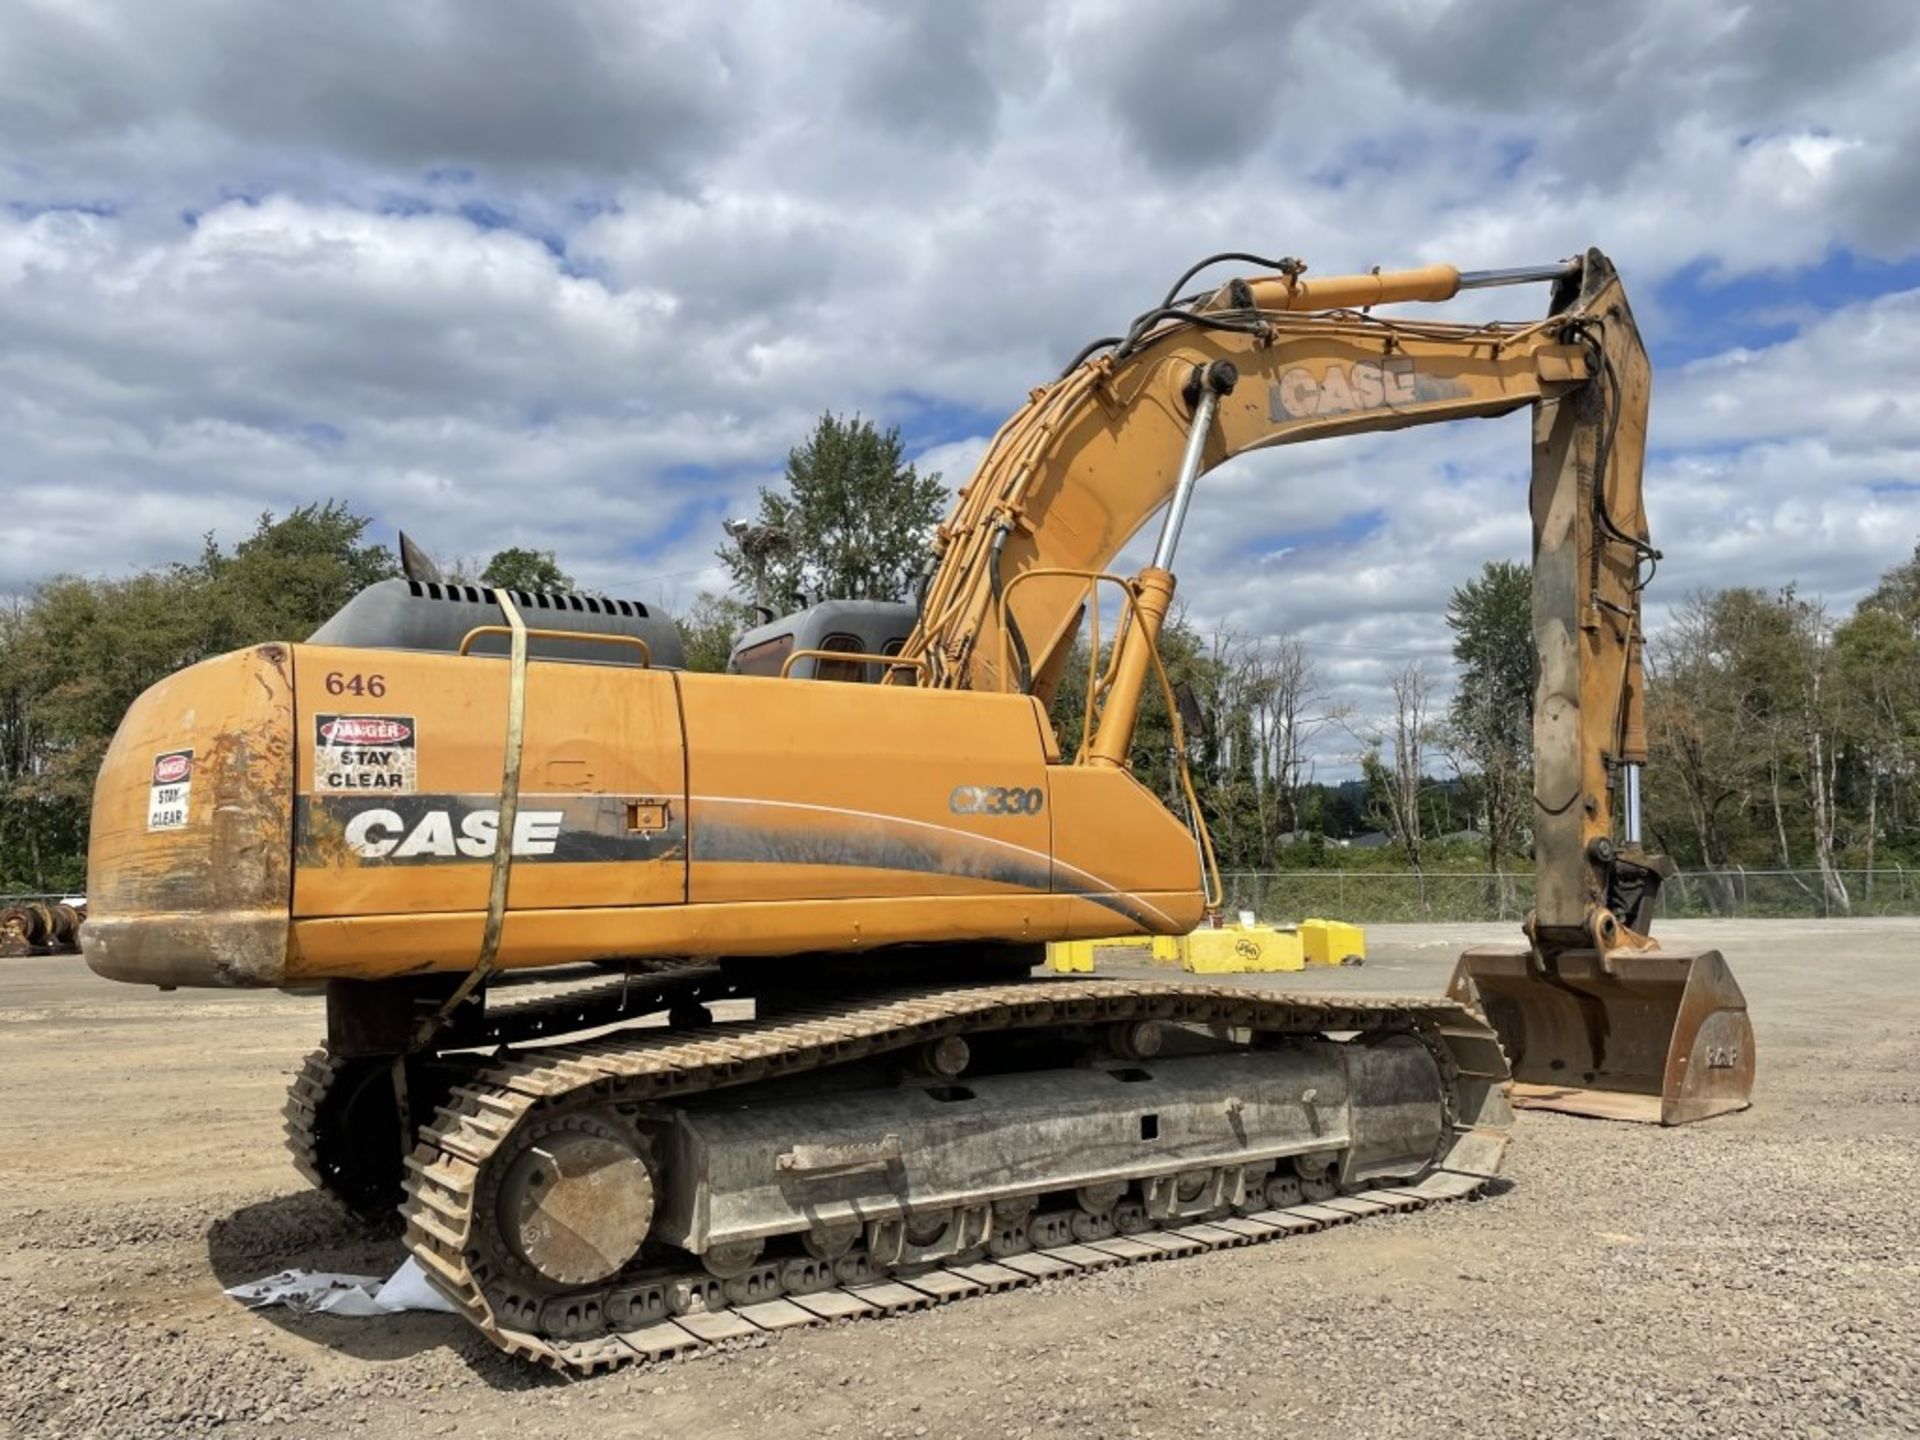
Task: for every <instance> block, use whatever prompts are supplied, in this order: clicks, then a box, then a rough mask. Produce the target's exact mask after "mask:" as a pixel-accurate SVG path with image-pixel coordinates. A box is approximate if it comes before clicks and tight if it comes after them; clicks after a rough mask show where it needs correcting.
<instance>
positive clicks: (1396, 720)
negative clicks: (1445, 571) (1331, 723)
mask: <svg viewBox="0 0 1920 1440" xmlns="http://www.w3.org/2000/svg"><path fill="white" fill-rule="evenodd" d="M1391 683H1392V687H1393V719H1392V722H1391V723H1390V724H1378V725H1375V726H1374V727H1373V728H1371V729H1369V730H1366V731H1362V732H1350V733H1354V734H1355V736H1356V738H1357V739H1359V740H1360V741H1361V742H1362V743H1363V744H1365V745H1366V746H1367V749H1366V751H1365V753H1364V754H1362V755H1361V757H1360V768H1361V772H1362V773H1363V774H1364V775H1365V776H1366V779H1367V787H1368V789H1369V791H1370V792H1371V795H1372V799H1373V803H1374V804H1375V806H1377V807H1378V809H1379V812H1380V815H1381V817H1382V818H1383V819H1384V820H1385V821H1386V822H1387V826H1388V828H1389V830H1390V831H1391V833H1392V835H1393V839H1394V843H1395V844H1397V845H1398V846H1399V847H1400V851H1401V853H1402V854H1403V855H1405V856H1406V859H1407V866H1408V868H1409V869H1413V870H1418V869H1420V842H1421V839H1422V833H1423V827H1422V825H1421V823H1420V797H1421V790H1422V781H1423V779H1424V777H1425V774H1426V764H1427V745H1428V743H1429V741H1430V740H1431V739H1432V731H1433V720H1432V714H1431V712H1432V708H1433V677H1432V676H1431V675H1429V674H1428V673H1427V668H1426V665H1425V664H1424V663H1423V662H1421V661H1418V660H1415V661H1413V662H1411V663H1410V664H1408V665H1407V666H1406V668H1404V669H1402V670H1400V671H1398V672H1397V673H1396V674H1395V675H1394V677H1393V680H1392V682H1391ZM1382 749H1390V752H1391V761H1390V762H1389V761H1387V760H1382V758H1381V751H1382Z"/></svg>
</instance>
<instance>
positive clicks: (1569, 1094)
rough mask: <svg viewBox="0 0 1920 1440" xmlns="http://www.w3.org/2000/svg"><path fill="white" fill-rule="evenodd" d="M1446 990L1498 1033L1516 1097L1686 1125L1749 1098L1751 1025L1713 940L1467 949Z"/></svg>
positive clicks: (1521, 1102)
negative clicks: (1670, 947) (1706, 945)
mask: <svg viewBox="0 0 1920 1440" xmlns="http://www.w3.org/2000/svg"><path fill="white" fill-rule="evenodd" d="M1447 994H1448V996H1449V998H1451V999H1455V1000H1460V1001H1463V1002H1465V1003H1466V1004H1468V1005H1473V1006H1476V1007H1478V1008H1479V1009H1480V1010H1481V1011H1482V1012H1483V1013H1484V1014H1485V1015H1486V1017H1487V1020H1488V1021H1489V1022H1490V1023H1491V1024H1492V1026H1493V1028H1494V1029H1495V1030H1496V1031H1497V1032H1498V1033H1499V1036H1500V1042H1501V1044H1502V1045H1504V1046H1505V1047H1506V1051H1507V1056H1508V1058H1509V1060H1510V1061H1511V1062H1512V1065H1513V1076H1514V1080H1515V1082H1516V1083H1515V1084H1514V1087H1513V1103H1514V1104H1515V1105H1518V1106H1522V1107H1525V1108H1529V1109H1535V1110H1562V1111H1565V1112H1567V1113H1568V1114H1572V1115H1594V1116H1598V1117H1600V1118H1601V1119H1605V1120H1637V1121H1641V1122H1643V1123H1646V1124H1658V1125H1684V1124H1686V1123H1687V1122H1688V1121H1691V1120H1705V1119H1707V1118H1708V1117H1709V1116H1712V1115H1724V1114H1727V1113H1728V1112H1730V1111H1734V1110H1744V1109H1746V1108H1747V1106H1748V1105H1749V1104H1750V1103H1751V1096H1752V1094H1753V1026H1752V1024H1751V1023H1750V1022H1749V1021H1748V1019H1747V1000H1746V996H1744V995H1742V994H1741V993H1740V987H1739V985H1738V984H1736V983H1735V982H1734V978H1733V974H1732V972H1731V971H1730V970H1728V969H1727V962H1726V961H1725V960H1723V959H1721V958H1720V952H1719V951H1718V950H1699V951H1693V952H1681V951H1666V950H1614V951H1609V952H1605V953H1602V952H1600V951H1597V950H1585V951H1573V952H1571V953H1568V954H1563V955H1560V956H1558V957H1556V958H1555V959H1553V960H1552V961H1542V960H1540V959H1538V958H1537V957H1536V956H1535V955H1534V954H1533V953H1532V952H1531V951H1528V950H1515V949H1504V948H1500V949H1496V948H1486V949H1475V950H1469V951H1467V952H1466V953H1465V954H1463V955H1462V956H1461V957H1460V963H1459V964H1458V965H1457V966H1456V967H1455V968H1454V972H1453V980H1452V981H1451V983H1450V984H1449V985H1448V987H1447Z"/></svg>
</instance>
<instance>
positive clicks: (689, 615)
mask: <svg viewBox="0 0 1920 1440" xmlns="http://www.w3.org/2000/svg"><path fill="white" fill-rule="evenodd" d="M754 618H755V617H754V615H753V612H752V609H751V607H749V606H747V605H745V604H743V603H742V602H740V601H738V600H735V599H733V598H732V597H731V596H727V595H714V594H710V593H708V592H705V591H702V592H701V594H700V595H699V597H698V598H697V599H695V600H694V602H693V604H692V605H691V606H690V607H689V608H688V610H687V612H686V614H684V615H677V616H675V617H674V622H673V623H674V624H675V625H677V626H678V627H679V629H680V646H681V649H682V650H683V651H684V652H685V654H686V660H687V669H689V670H704V671H708V672H710V673H715V674H717V673H719V672H720V671H723V670H725V669H726V668H727V659H728V657H729V656H731V655H732V654H733V647H734V643H735V642H736V641H737V640H739V638H740V635H741V632H742V631H744V630H747V629H749V628H750V627H751V626H752V625H753V623H754Z"/></svg>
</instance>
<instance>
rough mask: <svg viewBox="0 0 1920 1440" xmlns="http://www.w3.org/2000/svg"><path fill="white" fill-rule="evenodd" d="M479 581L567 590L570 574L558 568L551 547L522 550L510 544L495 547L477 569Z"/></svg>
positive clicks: (507, 587) (509, 586) (512, 587)
mask: <svg viewBox="0 0 1920 1440" xmlns="http://www.w3.org/2000/svg"><path fill="white" fill-rule="evenodd" d="M480 583H481V584H482V585H497V586H499V587H500V588H501V589H502V590H571V589H573V577H572V576H571V575H569V574H567V572H566V571H564V570H562V569H561V568H560V563H559V561H557V560H555V559H554V556H553V551H551V550H525V549H522V548H520V547H519V546H514V547H512V548H510V549H506V550H496V551H495V552H494V554H493V558H492V559H491V560H489V561H487V568H486V569H484V570H482V571H481V572H480Z"/></svg>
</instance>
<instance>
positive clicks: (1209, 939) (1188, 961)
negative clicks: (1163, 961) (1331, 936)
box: [1180, 925, 1307, 975]
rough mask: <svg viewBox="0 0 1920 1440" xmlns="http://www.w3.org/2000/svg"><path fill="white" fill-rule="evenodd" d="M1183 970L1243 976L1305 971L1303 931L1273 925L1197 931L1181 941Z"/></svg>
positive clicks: (1237, 926)
mask: <svg viewBox="0 0 1920 1440" xmlns="http://www.w3.org/2000/svg"><path fill="white" fill-rule="evenodd" d="M1180 944H1181V946H1182V948H1183V949H1184V950H1185V952H1186V953H1185V954H1184V955H1183V956H1181V960H1180V968H1181V969H1182V970H1186V971H1189V972H1190V973H1192V974H1195V975H1239V974H1242V973H1246V972H1250V971H1266V970H1304V969H1306V968H1307V960H1306V953H1305V951H1304V950H1303V949H1302V947H1301V944H1300V932H1299V931H1297V930H1281V929H1277V928H1276V927H1274V926H1272V925H1235V926H1231V927H1229V928H1227V929H1224V930H1196V931H1194V932H1193V933H1192V934H1191V935H1188V936H1186V937H1185V938H1184V939H1183V940H1181V942H1180Z"/></svg>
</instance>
